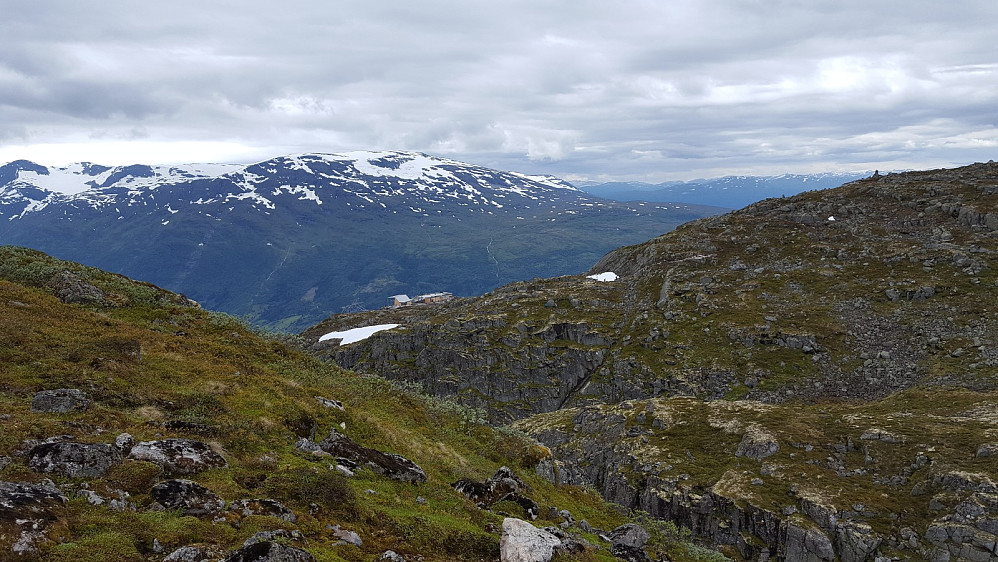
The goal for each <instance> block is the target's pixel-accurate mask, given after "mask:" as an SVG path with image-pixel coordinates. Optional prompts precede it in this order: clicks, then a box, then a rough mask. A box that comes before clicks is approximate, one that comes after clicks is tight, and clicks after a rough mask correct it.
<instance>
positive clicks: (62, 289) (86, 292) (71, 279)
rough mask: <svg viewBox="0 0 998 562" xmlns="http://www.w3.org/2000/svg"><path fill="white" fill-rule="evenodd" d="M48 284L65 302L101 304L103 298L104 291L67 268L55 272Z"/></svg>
mask: <svg viewBox="0 0 998 562" xmlns="http://www.w3.org/2000/svg"><path fill="white" fill-rule="evenodd" d="M49 285H50V286H51V287H52V290H53V291H54V292H55V296H56V297H58V298H59V300H61V301H62V302H64V303H67V304H70V303H75V304H102V303H103V302H104V299H105V296H104V291H101V290H100V289H98V288H97V287H95V286H94V285H91V284H90V283H87V282H86V281H84V280H83V279H81V278H80V276H79V275H77V274H75V273H73V272H71V271H68V270H66V271H62V272H60V273H58V274H56V275H55V276H54V277H53V278H52V279H51V281H49Z"/></svg>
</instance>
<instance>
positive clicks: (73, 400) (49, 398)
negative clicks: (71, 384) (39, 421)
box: [31, 388, 90, 414]
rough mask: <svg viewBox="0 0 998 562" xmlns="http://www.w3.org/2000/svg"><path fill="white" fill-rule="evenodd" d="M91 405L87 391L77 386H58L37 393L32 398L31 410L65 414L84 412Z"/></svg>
mask: <svg viewBox="0 0 998 562" xmlns="http://www.w3.org/2000/svg"><path fill="white" fill-rule="evenodd" d="M89 406H90V400H88V399H87V395H86V393H84V392H83V391H82V390H79V389H76V388H57V389H55V390H43V391H41V392H38V393H35V396H34V398H32V399H31V411H32V412H41V413H54V414H64V413H67V412H84V411H86V409H87V408H88V407H89Z"/></svg>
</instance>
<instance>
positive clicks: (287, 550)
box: [225, 541, 315, 562]
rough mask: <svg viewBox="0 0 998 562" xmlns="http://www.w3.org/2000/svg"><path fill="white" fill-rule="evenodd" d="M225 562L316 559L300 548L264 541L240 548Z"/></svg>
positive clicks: (302, 561)
mask: <svg viewBox="0 0 998 562" xmlns="http://www.w3.org/2000/svg"><path fill="white" fill-rule="evenodd" d="M225 562H315V557H313V556H312V555H311V554H309V553H308V552H305V551H304V550H301V549H300V548H295V547H293V546H287V545H284V544H281V543H277V542H269V541H264V542H258V543H254V544H251V545H249V546H245V547H243V548H240V549H239V550H237V551H235V552H234V553H232V555H230V556H229V557H228V558H226V559H225Z"/></svg>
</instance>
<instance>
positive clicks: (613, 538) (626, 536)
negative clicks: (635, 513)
mask: <svg viewBox="0 0 998 562" xmlns="http://www.w3.org/2000/svg"><path fill="white" fill-rule="evenodd" d="M607 536H608V538H609V539H610V543H612V544H623V545H627V546H630V547H634V548H642V547H643V546H644V545H645V543H647V542H648V539H650V538H651V534H650V533H649V532H648V531H646V530H645V529H644V528H643V527H642V526H641V525H637V524H635V523H627V524H624V525H621V526H620V527H617V528H616V529H614V530H612V531H610V534H609V535H607Z"/></svg>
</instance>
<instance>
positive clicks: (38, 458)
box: [28, 441, 121, 478]
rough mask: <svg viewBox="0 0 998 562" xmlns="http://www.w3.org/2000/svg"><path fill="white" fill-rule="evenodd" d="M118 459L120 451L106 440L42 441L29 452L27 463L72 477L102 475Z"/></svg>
mask: <svg viewBox="0 0 998 562" xmlns="http://www.w3.org/2000/svg"><path fill="white" fill-rule="evenodd" d="M119 462H121V452H120V451H119V450H118V449H116V448H115V447H113V446H111V445H107V444H105V443H77V442H75V441H70V442H55V443H41V444H39V445H35V446H34V447H32V448H31V450H30V451H28V466H29V467H31V469H32V470H34V471H36V472H44V473H53V472H56V473H61V474H65V475H66V476H71V477H73V478H94V477H97V476H102V475H103V474H104V473H105V472H107V471H108V469H110V468H111V467H112V466H114V465H116V464H118V463H119Z"/></svg>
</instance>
